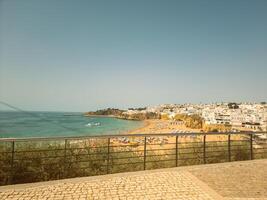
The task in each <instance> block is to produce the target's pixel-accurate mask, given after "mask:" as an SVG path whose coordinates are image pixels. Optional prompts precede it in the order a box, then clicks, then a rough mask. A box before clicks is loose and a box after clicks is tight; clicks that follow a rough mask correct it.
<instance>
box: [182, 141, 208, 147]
mask: <svg viewBox="0 0 267 200" xmlns="http://www.w3.org/2000/svg"><path fill="white" fill-rule="evenodd" d="M188 143H190V144H202V143H203V142H202V141H199V142H178V145H179V146H181V145H183V144H184V145H187V144H188Z"/></svg>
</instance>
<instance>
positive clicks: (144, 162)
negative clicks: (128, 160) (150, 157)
mask: <svg viewBox="0 0 267 200" xmlns="http://www.w3.org/2000/svg"><path fill="white" fill-rule="evenodd" d="M144 170H146V137H145V141H144Z"/></svg>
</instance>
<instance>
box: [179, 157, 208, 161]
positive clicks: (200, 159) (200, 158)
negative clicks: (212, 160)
mask: <svg viewBox="0 0 267 200" xmlns="http://www.w3.org/2000/svg"><path fill="white" fill-rule="evenodd" d="M194 159H199V161H202V160H203V157H193V158H184V159H181V158H179V159H178V160H194Z"/></svg>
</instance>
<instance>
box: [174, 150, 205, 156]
mask: <svg viewBox="0 0 267 200" xmlns="http://www.w3.org/2000/svg"><path fill="white" fill-rule="evenodd" d="M199 153H203V150H202V151H199V152H185V153H180V152H179V154H178V155H190V154H199Z"/></svg>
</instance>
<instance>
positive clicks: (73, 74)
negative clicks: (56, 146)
mask: <svg viewBox="0 0 267 200" xmlns="http://www.w3.org/2000/svg"><path fill="white" fill-rule="evenodd" d="M0 99H1V100H2V101H6V102H9V103H10V104H13V105H16V106H18V107H20V108H22V109H26V110H62V111H64V110H65V111H87V110H95V109H98V108H105V107H120V108H127V107H135V106H146V105H156V104H160V103H186V102H191V103H198V102H203V103H204V102H205V103H209V102H215V101H217V102H221V101H266V100H267V1H266V0H250V1H248V0H231V1H227V0H223V1H222V0H218V1H216V0H210V1H207V0H203V1H198V0H195V1H191V0H184V1H179V0H174V1H172V0H166V1H163V0H159V1H157V0H151V1H149V0H140V1H139V0H131V1H130V0H121V1H116V0H112V1H109V0H106V1H102V0H95V1H89V0H62V1H60V0H58V1H57V0H23V1H22V0H0Z"/></svg>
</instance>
